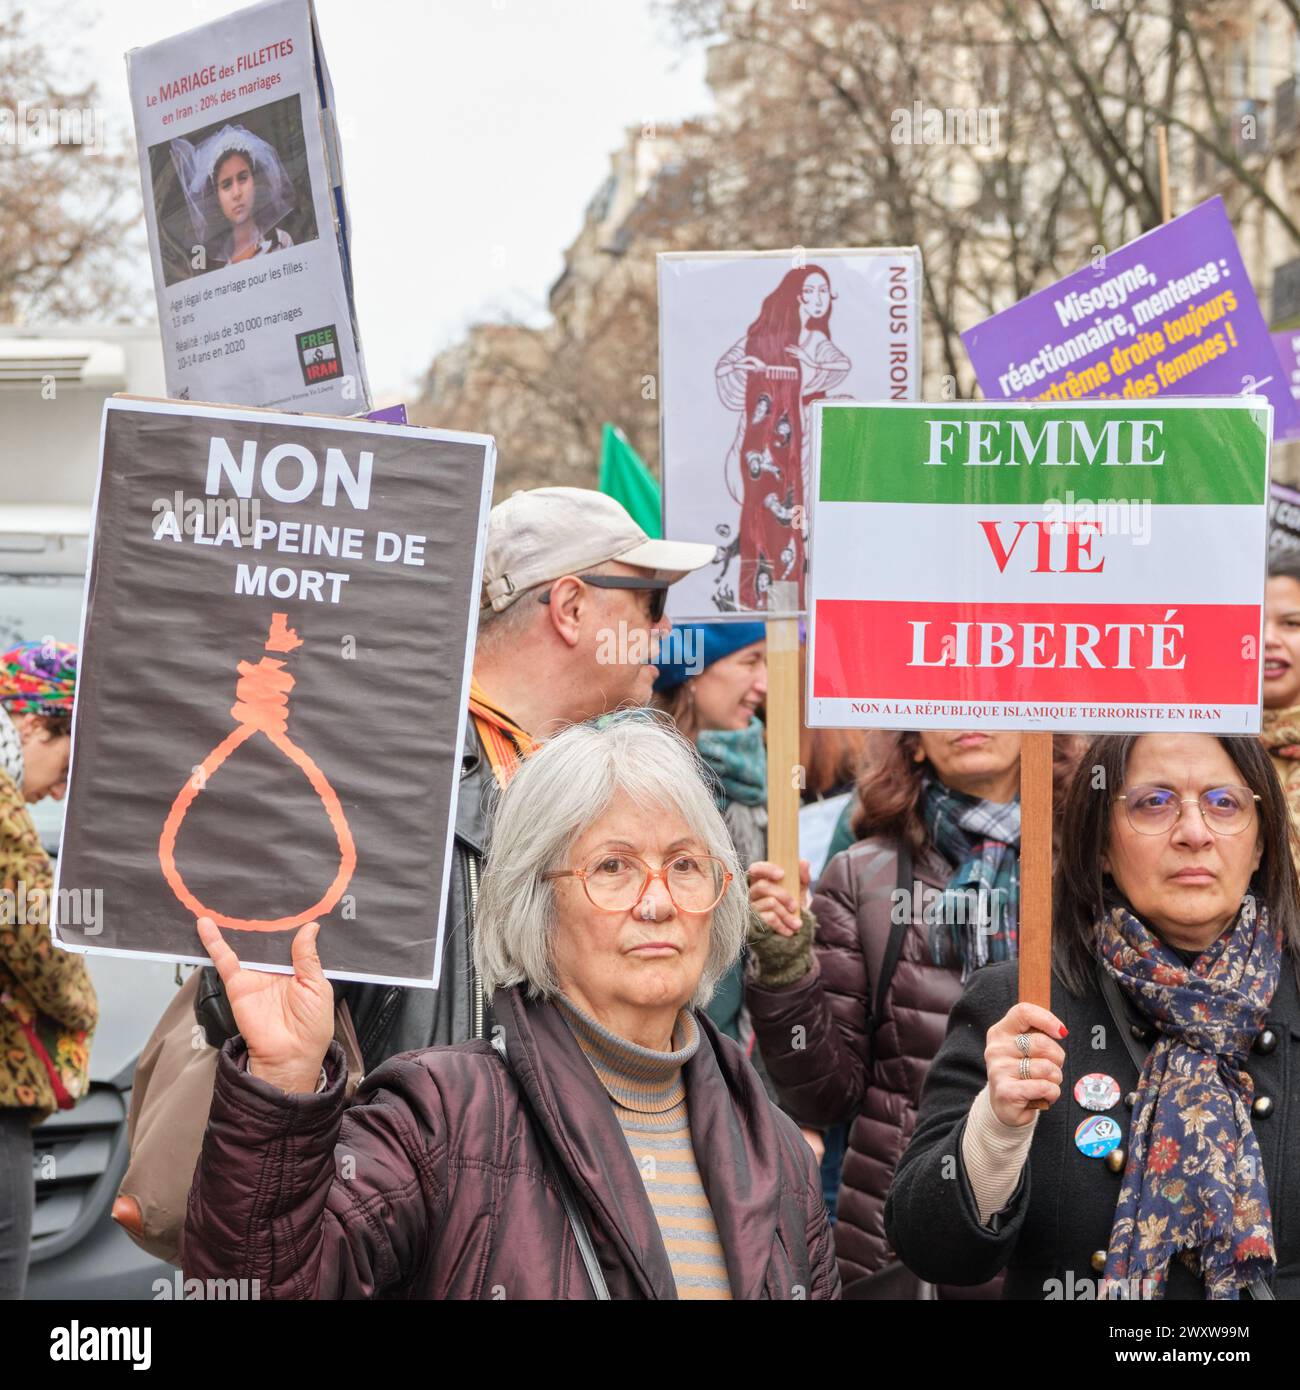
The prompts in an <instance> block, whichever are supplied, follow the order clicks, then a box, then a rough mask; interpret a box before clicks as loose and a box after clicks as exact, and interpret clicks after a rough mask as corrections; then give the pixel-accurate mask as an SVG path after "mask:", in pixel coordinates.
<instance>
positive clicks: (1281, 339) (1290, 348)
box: [1268, 328, 1300, 439]
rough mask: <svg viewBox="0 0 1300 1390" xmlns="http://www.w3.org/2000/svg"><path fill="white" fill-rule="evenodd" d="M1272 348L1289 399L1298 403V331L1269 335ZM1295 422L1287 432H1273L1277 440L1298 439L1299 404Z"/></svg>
mask: <svg viewBox="0 0 1300 1390" xmlns="http://www.w3.org/2000/svg"><path fill="white" fill-rule="evenodd" d="M1268 336H1269V337H1270V338H1272V340H1273V346H1274V347H1275V348H1276V349H1277V356H1278V361H1279V362H1281V363H1282V378H1283V380H1284V381H1285V382H1286V383H1287V385H1288V386H1289V387H1290V388H1291V399H1292V400H1293V401H1296V402H1300V330H1297V329H1294V328H1292V329H1287V330H1286V331H1285V332H1282V333H1270V334H1269V335H1268ZM1296 417H1297V418H1296V420H1295V421H1294V422H1293V423H1292V426H1291V428H1290V429H1289V430H1286V431H1285V432H1283V431H1282V430H1279V429H1276V428H1275V429H1274V430H1273V435H1274V437H1275V438H1277V439H1300V404H1297V406H1296Z"/></svg>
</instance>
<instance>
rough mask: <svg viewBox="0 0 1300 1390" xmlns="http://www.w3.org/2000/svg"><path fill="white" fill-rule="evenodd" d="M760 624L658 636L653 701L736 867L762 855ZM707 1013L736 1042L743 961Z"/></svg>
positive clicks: (690, 626) (701, 627)
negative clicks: (727, 840) (706, 778)
mask: <svg viewBox="0 0 1300 1390" xmlns="http://www.w3.org/2000/svg"><path fill="white" fill-rule="evenodd" d="M766 636H767V633H766V629H765V628H764V626H763V624H762V623H686V624H683V625H680V626H678V625H674V627H673V629H672V631H671V632H670V633H669V634H668V635H667V636H666V637H665V638H663V639H662V641H661V643H660V647H659V655H658V659H657V661H656V665H657V666H658V667H659V676H658V678H657V679H656V680H655V684H654V703H655V705H656V706H657V707H658V708H659V709H662V710H664V711H665V712H666V713H667V714H668V715H669V716H670V717H671V718H672V721H673V723H674V724H676V726H677V729H678V732H679V733H681V734H682V735H683V736H684V737H685V738H688V739H690V740H691V741H692V742H693V743H694V744H695V746H696V747H697V748H698V749H699V752H700V756H701V758H703V759H704V762H705V763H706V765H707V766H708V767H709V769H710V770H711V771H712V772H713V774H714V777H715V779H716V782H715V786H714V789H713V791H714V797H715V799H716V800H717V803H718V809H719V810H720V811H721V812H722V818H723V820H724V821H726V823H727V829H728V830H730V832H731V839H732V843H733V844H734V845H735V847H736V854H737V856H738V857H739V859H740V862H741V865H742V866H743V867H745V868H748V867H749V865H750V864H751V863H753V862H754V861H755V860H758V859H766V858H767V749H766V745H765V742H764V735H763V721H762V720H761V719H760V718H759V717H758V710H759V709H760V708H761V707H762V705H763V702H764V701H765V699H766V698H767V644H766ZM707 1013H708V1015H709V1017H710V1018H711V1019H713V1021H714V1022H715V1023H716V1024H717V1025H718V1027H719V1028H721V1029H722V1030H723V1032H725V1033H727V1034H728V1035H729V1036H730V1037H732V1038H735V1039H736V1041H737V1042H739V1043H741V1044H742V1045H748V1044H749V1043H750V1042H751V1041H752V1038H753V1034H752V1032H750V1030H749V1028H748V1027H747V1026H746V1023H745V1020H744V980H743V965H737V966H735V967H734V968H733V969H732V970H731V971H730V972H729V973H728V974H727V975H725V976H723V978H722V979H721V980H720V981H719V982H718V987H717V991H716V992H715V994H714V996H713V1001H712V1002H711V1003H710V1004H709V1007H708V1009H707ZM746 1035H747V1036H746Z"/></svg>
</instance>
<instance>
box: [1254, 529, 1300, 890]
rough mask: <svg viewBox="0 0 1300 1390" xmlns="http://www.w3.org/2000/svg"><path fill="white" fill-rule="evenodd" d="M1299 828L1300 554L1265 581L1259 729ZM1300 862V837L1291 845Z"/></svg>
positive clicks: (1284, 561) (1272, 571)
mask: <svg viewBox="0 0 1300 1390" xmlns="http://www.w3.org/2000/svg"><path fill="white" fill-rule="evenodd" d="M1260 738H1261V740H1262V741H1263V744H1264V747H1265V748H1267V749H1268V751H1269V754H1270V756H1271V757H1272V759H1273V766H1274V768H1276V769H1277V775H1278V777H1279V778H1281V780H1282V790H1283V791H1284V792H1285V793H1286V800H1287V805H1288V806H1289V807H1290V808H1291V821H1292V824H1293V825H1294V826H1296V827H1297V829H1298V830H1300V554H1293V555H1289V556H1287V555H1284V556H1283V557H1282V558H1280V559H1278V560H1275V561H1274V562H1273V563H1272V564H1271V565H1270V566H1269V570H1268V583H1267V584H1266V585H1265V587H1264V728H1263V732H1262V733H1261V734H1260ZM1291 852H1292V854H1293V855H1294V856H1295V857H1296V863H1297V866H1300V837H1298V838H1297V839H1296V840H1295V841H1294V842H1293V843H1292V847H1291Z"/></svg>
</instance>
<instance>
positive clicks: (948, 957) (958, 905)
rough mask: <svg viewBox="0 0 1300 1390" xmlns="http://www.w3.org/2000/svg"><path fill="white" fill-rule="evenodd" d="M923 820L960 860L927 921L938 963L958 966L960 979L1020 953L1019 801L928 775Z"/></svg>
mask: <svg viewBox="0 0 1300 1390" xmlns="http://www.w3.org/2000/svg"><path fill="white" fill-rule="evenodd" d="M921 818H922V820H924V822H925V828H926V831H927V833H928V835H929V837H930V843H931V844H933V845H934V847H935V848H936V849H937V850H938V851H939V853H940V854H942V855H943V857H944V858H945V859H947V860H948V862H949V863H951V864H955V865H956V866H957V867H956V869H955V870H954V872H953V875H952V877H951V878H950V879H949V880H948V885H947V887H946V888H945V889H944V893H943V910H942V913H941V914H940V920H939V921H936V922H932V924H931V927H930V951H931V954H932V956H933V958H934V963H935V964H936V965H948V964H952V963H958V964H960V966H961V978H962V981H963V983H964V982H965V981H966V980H968V979H969V978H970V977H971V975H972V974H973V973H974V972H975V971H976V970H978V969H979V968H980V967H981V966H983V965H988V964H989V962H990V961H999V960H1012V959H1014V958H1015V956H1016V953H1017V942H1018V928H1019V921H1020V802H1019V801H1018V800H1016V801H1008V802H1005V803H1001V802H997V801H980V800H978V799H977V798H976V797H973V796H966V795H964V794H963V793H961V792H955V791H952V790H950V789H949V788H948V787H945V786H944V785H943V783H942V782H939V781H937V780H936V779H935V778H933V777H927V778H926V779H925V789H924V791H923V792H922V794H921Z"/></svg>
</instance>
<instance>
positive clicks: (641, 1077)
mask: <svg viewBox="0 0 1300 1390" xmlns="http://www.w3.org/2000/svg"><path fill="white" fill-rule="evenodd" d="M747 920H748V909H747V905H746V900H745V895H744V888H743V883H742V880H741V875H740V872H739V866H738V865H737V864H736V862H735V855H734V851H733V850H732V848H731V840H730V837H729V835H728V834H727V830H726V827H725V825H724V824H723V821H722V818H721V816H720V815H719V813H718V811H717V809H716V807H715V805H714V801H713V798H712V796H711V795H710V793H709V791H708V790H707V788H706V786H705V783H704V781H703V779H702V777H701V774H700V765H699V763H698V760H697V757H696V755H695V753H694V751H693V750H692V749H691V748H690V746H689V745H688V744H687V743H686V742H685V741H684V740H683V739H681V738H680V737H679V736H678V735H677V734H676V733H674V732H672V731H671V730H669V729H667V728H665V727H663V725H662V724H661V723H659V722H658V721H655V720H653V719H650V718H647V717H644V716H633V717H627V718H622V719H619V720H616V721H614V722H612V723H611V724H609V725H608V726H607V727H605V728H603V729H601V728H596V727H594V726H591V725H579V726H575V727H573V728H571V729H569V730H567V731H565V732H564V733H562V734H560V735H558V736H557V737H556V738H554V739H553V740H552V741H551V742H549V743H548V744H546V745H545V747H543V748H542V749H541V751H540V752H538V753H537V754H535V755H534V756H533V757H532V758H530V759H529V760H528V762H527V763H526V764H525V765H524V766H523V768H522V770H521V771H520V772H519V773H518V774H517V776H516V777H515V779H514V780H513V782H512V783H511V784H510V786H509V788H508V789H507V790H506V791H505V792H504V793H503V794H502V797H501V801H500V804H499V806H498V808H497V812H496V821H495V826H494V831H493V840H492V851H491V854H490V855H489V858H488V862H487V866H486V868H485V872H484V876H483V883H482V890H481V893H480V895H479V916H478V926H477V930H476V933H475V942H474V954H475V963H476V965H477V968H478V971H479V973H480V975H481V976H482V978H483V981H484V984H485V987H487V988H488V989H489V990H492V991H494V993H493V997H492V1008H493V1015H494V1017H495V1019H496V1020H497V1027H496V1029H495V1030H494V1033H495V1036H494V1038H493V1041H492V1042H491V1043H490V1044H489V1043H487V1042H469V1043H464V1044H461V1045H460V1046H456V1047H436V1048H430V1049H428V1050H426V1051H422V1052H410V1053H405V1054H403V1055H401V1056H398V1057H394V1058H392V1059H390V1060H389V1061H388V1062H386V1063H385V1064H384V1065H383V1066H382V1067H380V1068H379V1069H378V1070H377V1071H375V1072H374V1073H373V1074H371V1075H370V1076H368V1077H367V1078H366V1079H365V1081H364V1082H363V1083H362V1085H361V1087H360V1088H359V1090H358V1092H357V1095H356V1097H355V1099H354V1101H353V1102H352V1104H351V1105H346V1104H345V1102H344V1098H343V1087H344V1081H345V1074H344V1073H345V1067H344V1062H343V1055H342V1052H341V1049H340V1048H339V1046H338V1044H337V1043H334V1042H332V1030H333V1002H332V997H331V990H330V985H329V982H328V981H327V980H326V979H325V977H324V975H323V974H322V970H321V964H320V961H319V958H318V956H317V952H316V935H317V931H318V928H317V926H316V925H315V924H314V923H313V924H311V925H309V926H306V927H303V928H302V929H301V930H300V932H299V933H298V935H297V937H296V938H295V940H294V943H293V965H294V970H293V974H292V975H286V974H271V973H266V972H255V971H249V970H243V969H241V967H240V964H239V961H238V960H237V959H236V957H235V954H234V952H233V951H232V950H231V948H230V947H229V946H228V945H227V944H226V943H225V941H224V940H223V939H222V937H221V935H220V933H219V931H218V930H217V928H216V927H215V926H214V925H213V924H212V923H211V922H209V921H206V920H205V921H203V922H201V923H200V924H199V932H200V935H201V937H202V938H203V942H204V945H205V946H206V947H207V949H208V952H209V954H210V955H211V956H212V959H213V962H214V963H215V965H216V967H217V969H218V970H219V971H220V973H221V976H222V979H223V980H224V981H225V985H226V991H227V995H228V997H229V1000H230V1004H231V1008H232V1010H233V1012H234V1016H235V1020H236V1022H237V1023H238V1025H239V1028H240V1034H239V1035H238V1036H236V1037H234V1038H232V1039H231V1040H230V1041H229V1042H228V1043H226V1045H225V1047H224V1048H223V1049H222V1053H221V1056H220V1058H219V1063H218V1073H217V1082H216V1088H215V1092H214V1095H213V1101H212V1110H211V1115H210V1119H209V1123H208V1129H207V1133H206V1135H205V1137H204V1141H203V1151H202V1154H201V1156H200V1159H199V1163H198V1166H197V1168H196V1170H195V1175H194V1185H193V1187H192V1189H191V1192H190V1200H189V1214H188V1221H187V1224H186V1229H185V1237H184V1243H183V1248H182V1255H183V1261H184V1268H185V1273H186V1276H187V1277H193V1278H199V1279H205V1278H215V1279H230V1278H237V1279H248V1280H253V1279H256V1280H258V1281H259V1285H260V1291H261V1296H262V1297H263V1298H310V1299H330V1298H368V1297H394V1298H437V1299H442V1298H511V1299H518V1298H544V1299H553V1298H578V1299H583V1298H587V1299H589V1298H665V1299H672V1298H692V1299H697V1298H705V1299H728V1298H789V1299H803V1298H835V1297H838V1295H839V1279H838V1276H837V1274H836V1271H835V1260H834V1255H833V1250H832V1244H831V1237H830V1230H829V1227H828V1224H827V1220H826V1213H825V1209H824V1207H823V1204H822V1198H821V1191H820V1184H819V1182H818V1176H817V1169H816V1165H815V1163H814V1161H813V1157H812V1153H811V1151H810V1150H809V1148H808V1146H807V1144H806V1143H805V1142H804V1140H803V1138H802V1136H801V1135H800V1133H799V1130H798V1128H797V1127H796V1126H795V1125H794V1124H793V1122H791V1121H790V1120H789V1119H787V1118H786V1117H785V1116H784V1115H783V1114H782V1113H781V1112H780V1111H779V1110H777V1109H776V1107H775V1106H773V1105H772V1104H771V1103H770V1102H769V1100H768V1098H767V1095H766V1093H765V1091H764V1089H763V1086H762V1084H761V1082H760V1081H759V1079H758V1077H757V1076H756V1074H755V1073H754V1071H753V1070H752V1069H751V1067H750V1065H749V1063H748V1062H747V1061H746V1060H745V1058H744V1056H743V1054H742V1053H741V1051H740V1049H739V1048H738V1047H737V1046H735V1044H733V1043H732V1042H731V1041H730V1040H729V1039H728V1038H725V1037H723V1036H722V1035H721V1034H720V1033H719V1032H718V1030H717V1029H716V1028H715V1027H714V1025H713V1024H712V1023H711V1022H710V1021H709V1019H708V1018H707V1016H706V1015H705V1014H704V1012H703V1006H704V1005H705V1004H706V1003H707V1002H708V999H709V996H710V994H711V992H712V990H713V988H714V986H715V984H716V983H717V981H718V980H719V979H720V978H721V977H722V976H723V974H724V973H725V972H726V971H727V969H728V968H729V967H730V966H731V964H732V963H733V962H734V961H735V960H736V958H737V957H738V955H739V954H740V949H741V943H742V940H743V937H744V933H745V928H746V923H747ZM327 944H328V943H327Z"/></svg>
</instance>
